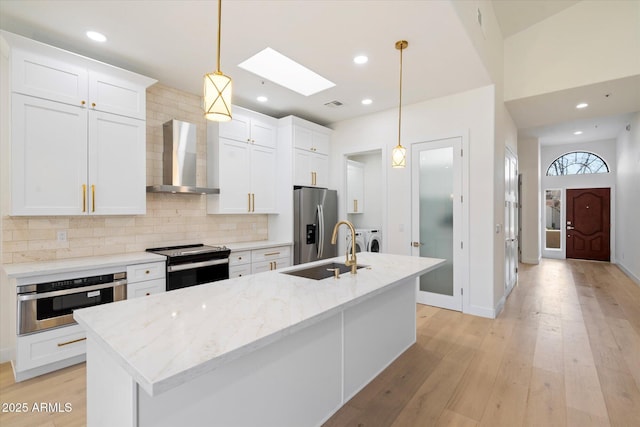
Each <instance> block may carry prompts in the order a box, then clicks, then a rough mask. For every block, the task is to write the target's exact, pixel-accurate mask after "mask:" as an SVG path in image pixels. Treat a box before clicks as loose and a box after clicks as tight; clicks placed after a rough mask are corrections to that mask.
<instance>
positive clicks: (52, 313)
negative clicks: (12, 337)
mask: <svg viewBox="0 0 640 427" xmlns="http://www.w3.org/2000/svg"><path fill="white" fill-rule="evenodd" d="M126 284H127V281H126V280H117V281H114V282H110V283H104V284H100V285H93V286H83V287H81V288H72V289H63V290H59V291H51V292H42V293H36V292H29V293H25V294H19V295H18V335H25V334H29V333H32V332H37V331H42V330H45V329H51V328H57V327H59V326H65V325H69V324H73V323H75V321H74V320H73V310H75V309H78V308H85V307H91V306H94V305H100V304H107V303H110V302H114V301H121V300H124V299H126V298H127V286H126Z"/></svg>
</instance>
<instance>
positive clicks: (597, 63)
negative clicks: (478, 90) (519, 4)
mask: <svg viewBox="0 0 640 427" xmlns="http://www.w3.org/2000/svg"><path fill="white" fill-rule="evenodd" d="M463 3H464V2H463ZM638 52H640V2H639V1H628V0H623V1H616V0H606V1H605V0H598V1H581V2H578V3H577V4H575V5H574V6H571V7H569V8H567V9H565V10H563V11H561V12H560V13H558V14H556V15H553V16H551V17H549V18H547V19H545V20H543V21H541V22H539V23H538V24H536V25H533V26H531V27H529V28H527V29H526V30H523V31H521V32H519V33H516V34H514V35H512V36H511V37H508V38H507V39H505V41H504V75H505V80H504V88H505V100H507V101H508V100H513V99H519V98H525V97H529V96H534V95H539V94H543V93H548V92H554V91H559V90H563V89H568V88H572V87H579V86H585V85H589V84H593V83H599V82H603V81H608V80H615V79H619V78H622V77H628V76H633V75H637V74H640V54H638Z"/></svg>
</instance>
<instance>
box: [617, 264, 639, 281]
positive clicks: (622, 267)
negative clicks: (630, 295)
mask: <svg viewBox="0 0 640 427" xmlns="http://www.w3.org/2000/svg"><path fill="white" fill-rule="evenodd" d="M616 265H617V266H618V267H619V268H620V270H622V272H623V273H624V274H626V275H627V276H628V277H629V279H631V280H633V281H634V282H636V285H638V286H640V278H638V276H636V275H635V274H633V273H632V272H631V271H629V269H628V268H627V267H625V266H624V264H621V263H616Z"/></svg>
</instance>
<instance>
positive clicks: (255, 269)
mask: <svg viewBox="0 0 640 427" xmlns="http://www.w3.org/2000/svg"><path fill="white" fill-rule="evenodd" d="M290 265H291V246H288V245H284V246H272V247H268V248H262V249H253V250H244V251H234V252H231V255H230V256H229V278H231V279H233V278H234V277H242V276H246V275H248V274H255V273H261V272H263V271H270V270H277V269H279V268H284V267H289V266H290Z"/></svg>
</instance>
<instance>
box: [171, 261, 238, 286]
mask: <svg viewBox="0 0 640 427" xmlns="http://www.w3.org/2000/svg"><path fill="white" fill-rule="evenodd" d="M228 278H229V258H223V259H213V260H209V261H200V262H192V263H187V264H175V265H169V266H167V291H172V290H175V289H180V288H186V287H188V286H195V285H201V284H203V283H209V282H215V281H217V280H224V279H228Z"/></svg>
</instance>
